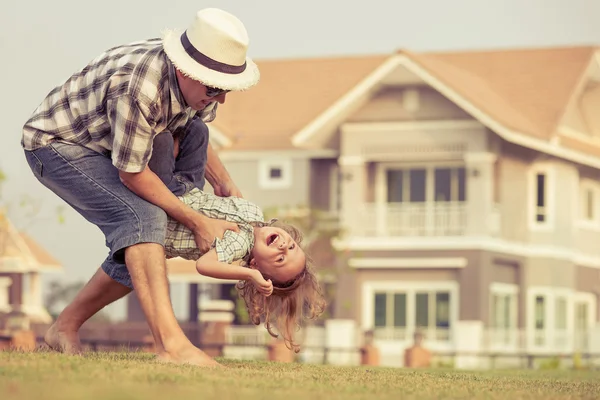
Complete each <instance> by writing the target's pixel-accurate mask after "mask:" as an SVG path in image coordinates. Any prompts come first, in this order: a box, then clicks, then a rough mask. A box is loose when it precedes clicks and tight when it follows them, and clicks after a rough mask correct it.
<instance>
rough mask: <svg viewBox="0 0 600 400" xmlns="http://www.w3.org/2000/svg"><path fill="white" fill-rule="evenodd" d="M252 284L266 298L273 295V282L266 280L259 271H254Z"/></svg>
mask: <svg viewBox="0 0 600 400" xmlns="http://www.w3.org/2000/svg"><path fill="white" fill-rule="evenodd" d="M251 276H252V284H253V285H254V287H255V288H256V289H257V290H258V291H259V292H260V293H261V294H262V295H263V296H265V297H269V296H270V295H271V294H272V293H273V282H271V280H270V279H269V280H265V278H264V277H263V276H262V274H261V273H260V271H259V270H257V269H253V270H252V275H251Z"/></svg>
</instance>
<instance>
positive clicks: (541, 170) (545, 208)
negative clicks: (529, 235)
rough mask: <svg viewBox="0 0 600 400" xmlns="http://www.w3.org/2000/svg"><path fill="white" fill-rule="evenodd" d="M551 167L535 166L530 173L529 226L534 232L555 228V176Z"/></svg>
mask: <svg viewBox="0 0 600 400" xmlns="http://www.w3.org/2000/svg"><path fill="white" fill-rule="evenodd" d="M552 172H553V171H552V169H551V167H550V166H549V165H545V164H541V165H535V166H534V167H533V168H532V169H531V170H530V172H529V187H530V189H529V193H530V194H529V209H530V218H529V226H530V229H532V230H538V229H550V228H552V226H553V212H554V202H553V193H554V192H553V188H554V186H553V175H552Z"/></svg>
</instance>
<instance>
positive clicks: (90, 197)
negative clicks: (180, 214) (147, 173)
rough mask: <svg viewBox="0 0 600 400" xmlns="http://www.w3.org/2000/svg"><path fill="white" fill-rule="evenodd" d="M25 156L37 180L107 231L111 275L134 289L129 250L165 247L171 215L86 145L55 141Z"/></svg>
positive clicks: (106, 268) (107, 264)
mask: <svg viewBox="0 0 600 400" xmlns="http://www.w3.org/2000/svg"><path fill="white" fill-rule="evenodd" d="M25 157H26V159H27V162H28V163H29V166H30V167H31V170H32V171H33V174H34V175H35V177H36V178H37V179H38V180H39V181H40V182H41V183H42V184H43V185H44V186H46V187H47V188H48V189H50V190H51V191H53V192H54V193H55V194H56V195H58V196H59V197H60V198H62V199H63V200H64V201H65V202H66V203H68V204H69V205H70V206H71V207H73V208H74V209H75V210H76V211H77V212H79V214H81V215H82V216H83V217H84V218H85V219H86V220H88V221H89V222H91V223H92V224H94V225H96V226H97V227H98V228H100V230H101V231H102V233H104V236H105V240H106V246H107V247H108V248H109V255H108V257H107V258H106V260H104V262H103V263H102V269H103V270H104V272H106V274H107V275H108V276H110V277H111V278H112V279H114V280H115V281H117V282H119V283H120V284H122V285H124V286H127V287H129V288H132V289H133V285H132V282H131V277H130V275H129V272H128V270H127V267H126V266H125V248H127V247H129V246H132V245H134V244H138V243H158V244H160V245H164V241H165V232H166V226H167V215H166V213H165V212H164V211H163V210H162V209H161V208H159V207H157V206H155V205H154V204H151V203H149V202H147V201H146V200H144V199H142V198H141V197H139V196H137V195H136V194H135V193H133V192H132V191H130V190H129V189H128V188H127V187H126V186H125V185H124V184H123V183H122V182H121V180H120V178H119V173H118V170H117V169H116V168H115V167H114V166H113V165H112V162H111V159H110V158H109V157H107V156H105V155H103V154H100V153H98V152H95V151H93V150H90V149H88V148H86V147H83V146H80V145H74V144H67V143H63V142H53V143H51V144H49V145H47V146H45V147H42V148H40V149H37V150H34V151H27V150H25Z"/></svg>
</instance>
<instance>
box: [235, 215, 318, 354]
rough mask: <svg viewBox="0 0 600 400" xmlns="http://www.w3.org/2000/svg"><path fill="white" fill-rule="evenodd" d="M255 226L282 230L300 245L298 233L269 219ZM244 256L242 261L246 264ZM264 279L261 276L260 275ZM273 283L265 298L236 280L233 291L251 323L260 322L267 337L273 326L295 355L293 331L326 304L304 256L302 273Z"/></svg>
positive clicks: (283, 224) (309, 261) (249, 286)
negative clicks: (266, 332) (235, 292)
mask: <svg viewBox="0 0 600 400" xmlns="http://www.w3.org/2000/svg"><path fill="white" fill-rule="evenodd" d="M258 226H276V227H278V228H281V229H283V230H284V231H286V232H287V233H288V234H289V235H290V236H291V237H292V238H293V239H294V241H295V242H296V244H297V245H298V246H300V247H301V248H302V246H301V243H302V233H301V232H300V231H299V230H298V229H297V228H296V227H294V226H293V225H290V224H286V223H281V222H278V221H277V220H271V221H269V222H267V223H260V224H259V225H258ZM249 260H250V256H249V255H248V256H247V257H246V258H245V259H244V260H243V262H245V263H246V264H248V262H249ZM263 276H264V275H263ZM264 278H265V279H271V281H272V282H273V293H272V294H271V295H270V296H269V297H265V296H264V295H262V294H260V293H259V292H258V290H257V289H256V287H255V286H254V285H253V284H252V282H251V281H240V282H238V283H237V285H236V289H237V291H238V293H239V294H240V296H241V297H242V298H243V299H244V302H245V303H246V308H247V310H248V314H249V316H250V319H251V320H252V323H253V324H254V325H259V324H260V322H261V319H262V320H264V323H265V328H266V329H267V331H268V332H269V334H270V335H271V336H273V337H275V338H277V337H278V335H277V334H276V333H274V332H273V325H274V326H275V328H276V329H277V331H278V332H279V333H280V334H281V335H282V336H283V340H284V342H285V345H286V347H287V348H289V349H290V350H294V352H296V353H298V352H299V351H300V346H299V345H298V344H297V343H296V342H295V340H294V332H295V331H297V330H298V329H299V328H300V327H301V322H302V320H304V319H313V320H314V319H316V318H318V317H319V316H320V315H321V314H322V313H323V312H324V311H325V306H326V301H325V298H324V296H323V292H322V290H321V287H320V285H319V282H318V280H317V277H316V275H315V273H314V271H313V269H312V262H311V260H310V258H309V256H308V254H306V263H305V266H304V269H303V270H302V272H300V273H299V274H298V275H297V276H296V277H295V278H294V279H292V280H290V281H288V282H275V281H274V280H273V279H272V278H270V277H267V276H264Z"/></svg>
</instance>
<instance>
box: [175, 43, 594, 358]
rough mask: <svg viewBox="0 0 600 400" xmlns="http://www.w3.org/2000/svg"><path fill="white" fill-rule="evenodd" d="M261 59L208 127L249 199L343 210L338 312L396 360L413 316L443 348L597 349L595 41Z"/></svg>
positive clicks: (430, 341) (414, 326) (413, 326)
mask: <svg viewBox="0 0 600 400" xmlns="http://www.w3.org/2000/svg"><path fill="white" fill-rule="evenodd" d="M257 63H258V64H259V67H260V69H261V82H260V83H259V84H258V86H256V87H255V88H252V89H251V90H249V91H248V92H243V93H230V94H228V97H227V102H226V104H225V105H223V106H222V107H220V109H219V113H218V117H217V119H216V120H215V121H214V122H213V123H211V127H210V129H211V141H212V143H213V145H214V146H215V147H216V148H217V149H218V151H219V153H220V157H221V159H222V160H223V162H224V163H225V164H226V167H227V168H228V170H229V171H230V173H231V175H232V176H233V179H234V180H235V182H236V183H237V184H238V185H239V186H240V189H241V191H242V193H243V194H244V196H245V197H246V198H248V199H251V200H253V201H255V202H257V203H258V204H259V205H261V206H262V207H265V208H267V207H275V206H280V207H287V208H293V207H297V206H304V207H305V206H308V207H310V208H316V209H321V210H325V211H327V212H329V213H330V214H331V215H332V216H333V217H336V218H338V220H339V223H340V227H341V228H342V230H343V234H341V235H340V236H339V237H338V238H336V239H335V240H334V241H333V242H332V246H333V249H334V250H335V251H336V257H333V258H332V257H326V258H323V259H320V260H317V265H318V267H319V268H328V269H331V268H333V269H334V270H337V271H338V273H337V275H336V279H335V283H334V285H335V288H336V299H335V302H334V316H335V317H336V318H348V319H352V320H355V321H356V322H357V324H358V325H359V327H360V328H362V329H364V330H373V332H374V337H375V341H376V343H377V344H378V345H379V346H380V347H381V348H382V349H383V351H382V354H384V356H388V357H394V358H400V354H401V352H402V350H403V349H404V348H405V347H407V346H409V345H410V344H411V343H412V337H413V333H414V332H415V331H416V330H420V331H423V332H424V333H425V336H426V343H427V345H428V346H429V347H430V348H431V349H433V350H439V351H443V350H447V351H457V350H458V351H461V350H465V351H466V350H473V351H475V350H482V349H487V350H491V351H500V352H511V351H513V352H514V351H527V352H530V353H535V352H538V353H544V352H546V353H557V352H560V353H565V352H566V353H568V352H574V351H589V350H590V349H591V347H590V346H592V343H591V342H590V341H591V340H592V339H593V338H594V337H598V336H599V335H600V331H599V330H598V329H599V326H600V322H599V321H600V305H599V296H600V246H598V245H597V244H598V243H599V242H600V181H599V178H600V114H599V113H598V112H594V110H598V109H600V48H596V47H565V48H537V49H514V50H496V51H472V52H450V53H413V52H409V51H399V52H397V53H394V54H389V55H381V56H357V57H337V58H335V57H332V58H320V59H290V60H263V61H258V62H257ZM324 259H326V260H327V261H326V262H323V260H324ZM332 260H333V261H332ZM332 263H333V264H335V265H331V264H332ZM188 269H190V270H192V267H190V268H188ZM188 272H189V271H188ZM181 273H183V272H181ZM186 273H187V272H185V273H183V274H186ZM177 274H178V273H172V274H171V276H172V277H174V276H175V275H177ZM592 332H596V334H595V335H593V334H592ZM594 346H597V344H595V345H594ZM384 363H385V361H384Z"/></svg>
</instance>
